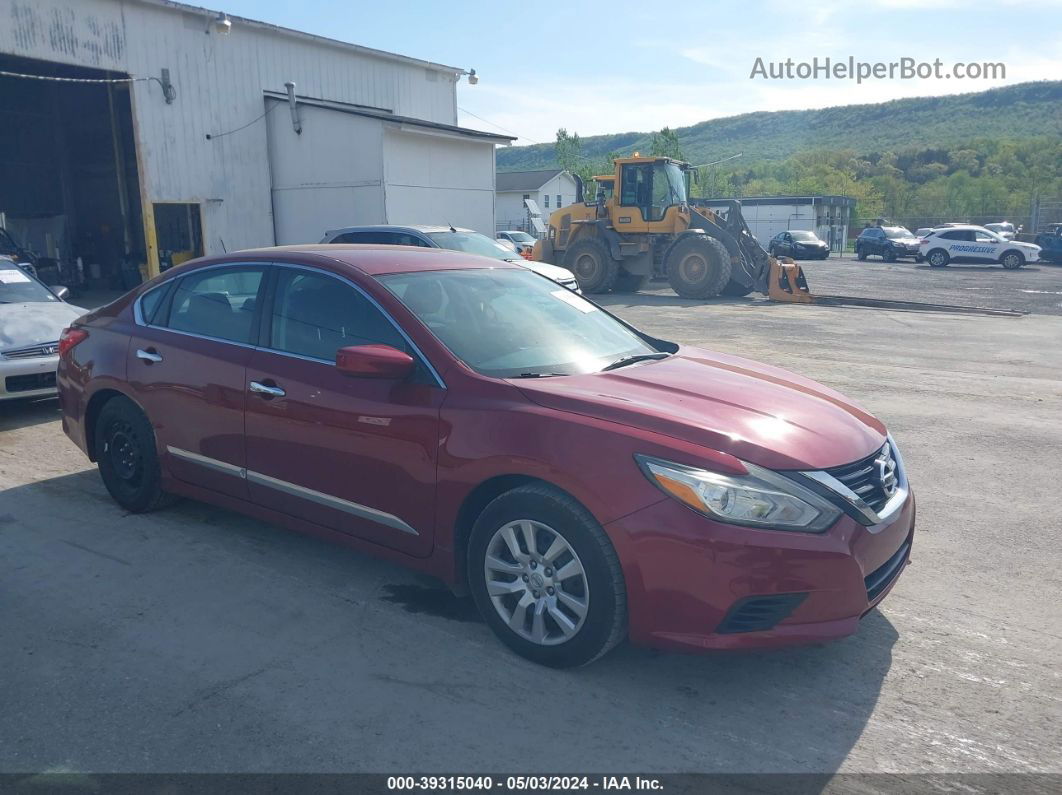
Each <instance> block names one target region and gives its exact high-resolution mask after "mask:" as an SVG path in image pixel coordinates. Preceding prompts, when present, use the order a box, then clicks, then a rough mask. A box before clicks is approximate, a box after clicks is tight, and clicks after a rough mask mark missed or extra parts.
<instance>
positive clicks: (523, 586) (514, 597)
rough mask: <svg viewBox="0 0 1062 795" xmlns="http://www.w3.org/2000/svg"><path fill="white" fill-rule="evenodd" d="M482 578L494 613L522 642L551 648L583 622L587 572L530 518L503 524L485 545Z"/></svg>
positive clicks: (562, 541)
mask: <svg viewBox="0 0 1062 795" xmlns="http://www.w3.org/2000/svg"><path fill="white" fill-rule="evenodd" d="M483 573H484V578H485V580H486V584H487V595H488V596H489V597H490V601H491V603H492V604H493V605H494V609H495V610H496V611H497V612H498V615H499V616H500V617H501V619H502V620H503V621H504V622H505V623H506V624H507V625H508V627H509V629H511V630H512V631H513V632H514V633H516V634H517V635H519V636H520V637H521V638H524V639H525V640H528V641H531V642H532V643H536V644H539V645H542V646H555V645H557V644H560V643H564V642H565V641H568V640H571V639H572V638H574V637H575V636H576V634H578V632H579V630H580V628H581V627H582V625H583V622H584V621H585V620H586V615H587V610H588V608H589V605H590V589H589V582H588V580H587V576H586V570H585V569H584V568H583V564H582V561H580V560H579V556H578V555H577V554H576V552H575V550H574V549H573V548H572V546H571V544H569V543H568V541H567V540H566V539H565V538H564V536H562V535H561V534H560V533H558V532H557V531H556V530H554V529H553V528H552V527H549V526H548V525H545V524H543V523H541V522H537V521H535V520H533V519H518V520H516V521H512V522H508V523H507V524H504V525H502V526H501V527H500V528H498V530H496V531H495V533H494V535H493V536H492V537H491V539H490V542H489V543H488V544H487V552H486V555H485V557H484V560H483Z"/></svg>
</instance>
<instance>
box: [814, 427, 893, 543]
mask: <svg viewBox="0 0 1062 795" xmlns="http://www.w3.org/2000/svg"><path fill="white" fill-rule="evenodd" d="M886 441H887V443H888V445H889V447H890V448H891V450H892V457H893V458H894V459H895V460H896V491H895V492H893V495H892V496H891V497H889V499H888V502H886V503H885V505H884V506H882V509H881V511H880V512H879V511H875V510H874V509H873V508H871V507H870V506H869V505H867V504H866V503H865V502H863V500H862V499H861V498H860V497H859V495H858V494H856V493H855V492H854V491H852V490H851V489H849V488H848V487H847V486H846V485H844V483H842V482H841V481H839V480H838V479H837V478H835V477H834V476H833V475H831V474H829V473H828V472H823V471H821V470H803V471H801V472H800V473H799V474H801V475H803V476H804V477H806V478H808V479H810V480H814V481H815V482H816V483H819V484H821V485H823V486H825V487H826V488H827V489H829V490H830V491H832V492H833V493H834V494H836V495H837V496H839V497H841V499H843V500H844V501H845V502H846V503H848V504H849V505H851V506H852V507H853V508H855V509H856V511H857V512H858V513H859V514H860V516H862V517H863V519H864V520H865V521H864V522H863V523H864V524H865V525H867V529H868V530H869V531H870V532H872V533H876V532H878V531H880V530H881V529H882V528H883V527H884V526H885V525H886V524H888V523H890V522H891V521H893V520H894V519H895V518H896V516H897V515H898V514H899V512H900V510H901V509H902V508H903V506H904V503H906V502H907V498H908V496H910V493H911V488H910V486H909V484H908V482H907V467H905V466H904V463H903V458H902V457H901V456H900V450H899V448H898V447H897V446H896V441H895V440H894V439H893V438H892V434H889V435H888V436H887V437H886Z"/></svg>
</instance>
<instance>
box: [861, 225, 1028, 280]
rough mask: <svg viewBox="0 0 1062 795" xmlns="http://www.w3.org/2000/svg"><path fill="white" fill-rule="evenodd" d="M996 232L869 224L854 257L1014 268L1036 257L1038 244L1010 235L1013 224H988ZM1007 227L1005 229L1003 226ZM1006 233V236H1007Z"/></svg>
mask: <svg viewBox="0 0 1062 795" xmlns="http://www.w3.org/2000/svg"><path fill="white" fill-rule="evenodd" d="M990 226H995V227H1000V228H1001V229H1002V231H996V230H992V229H989V228H987V227H984V226H977V225H975V224H954V223H949V224H941V225H940V226H936V227H923V228H921V229H919V230H918V234H917V235H915V234H912V233H911V232H910V231H909V230H908V229H906V228H905V227H902V226H870V227H867V228H866V229H864V230H863V231H862V232H860V234H859V237H858V238H856V242H855V252H856V258H857V259H860V260H865V259H866V258H867V257H869V256H880V257H881V258H882V259H883V260H885V261H886V262H896V261H897V260H899V259H901V258H905V257H908V258H911V259H913V260H914V261H915V262H924V261H928V262H929V265H930V267H933V268H943V267H946V266H947V265H948V264H949V263H951V262H956V263H958V262H970V263H982V264H989V263H998V264H1000V265H1002V266H1003V267H1004V268H1006V269H1007V270H1016V269H1018V268H1020V267H1022V266H1023V265H1025V264H1026V263H1028V262H1036V261H1037V260H1038V259H1039V258H1040V252H1041V247H1040V246H1039V245H1036V244H1034V243H1024V242H1021V241H1019V240H1016V239H1015V237H1014V226H1013V224H1006V223H1005V224H990ZM1007 227H1009V230H1008V229H1007ZM1008 234H1009V236H1007V235H1008Z"/></svg>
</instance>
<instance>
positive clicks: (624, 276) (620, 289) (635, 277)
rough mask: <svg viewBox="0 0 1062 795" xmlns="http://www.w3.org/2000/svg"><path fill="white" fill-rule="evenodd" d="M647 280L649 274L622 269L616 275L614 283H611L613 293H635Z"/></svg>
mask: <svg viewBox="0 0 1062 795" xmlns="http://www.w3.org/2000/svg"><path fill="white" fill-rule="evenodd" d="M648 282H649V276H648V275H643V274H639V273H627V271H625V270H622V269H621V271H620V274H619V275H618V276H617V277H616V283H615V284H613V285H612V292H614V293H636V292H638V291H639V290H641V289H642V288H643V287H645V285H646V284H647V283H648Z"/></svg>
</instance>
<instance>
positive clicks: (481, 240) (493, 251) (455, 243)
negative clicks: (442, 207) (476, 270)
mask: <svg viewBox="0 0 1062 795" xmlns="http://www.w3.org/2000/svg"><path fill="white" fill-rule="evenodd" d="M428 237H430V238H431V239H432V240H434V241H435V242H436V243H438V244H439V245H440V246H441V247H442V248H448V249H452V250H453V251H464V252H465V253H467V254H478V255H479V256H481V257H493V258H494V259H505V260H510V259H513V255H514V253H515V252H514V251H513V250H512V249H511V248H508V247H506V246H503V245H502V244H501V243H498V242H496V241H494V240H491V239H490V238H489V237H487V236H486V235H481V234H480V233H479V232H429V233H428Z"/></svg>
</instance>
